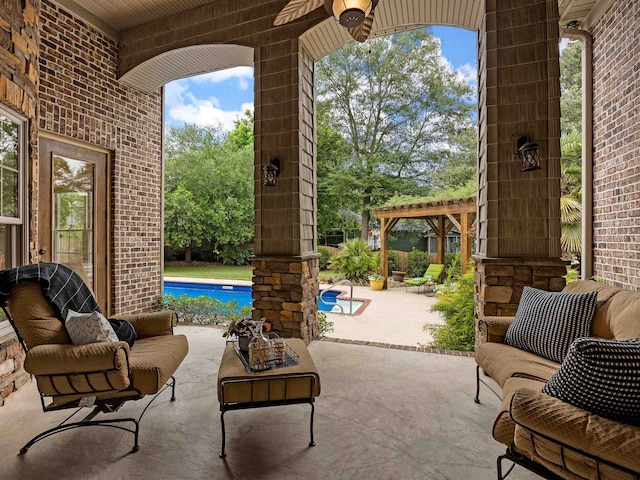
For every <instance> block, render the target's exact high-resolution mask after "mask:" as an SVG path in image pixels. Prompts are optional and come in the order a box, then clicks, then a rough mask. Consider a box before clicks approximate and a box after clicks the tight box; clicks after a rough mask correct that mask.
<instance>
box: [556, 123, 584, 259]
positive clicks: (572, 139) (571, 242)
mask: <svg viewBox="0 0 640 480" xmlns="http://www.w3.org/2000/svg"><path fill="white" fill-rule="evenodd" d="M560 151H561V158H560V167H561V183H560V188H561V193H562V196H561V197H560V225H561V229H562V232H561V237H560V244H561V245H562V248H563V249H564V250H565V251H567V252H569V253H570V254H572V255H574V256H576V257H578V258H580V253H581V251H582V141H581V137H580V134H579V132H577V131H573V132H571V133H569V134H564V135H563V136H562V138H561V139H560Z"/></svg>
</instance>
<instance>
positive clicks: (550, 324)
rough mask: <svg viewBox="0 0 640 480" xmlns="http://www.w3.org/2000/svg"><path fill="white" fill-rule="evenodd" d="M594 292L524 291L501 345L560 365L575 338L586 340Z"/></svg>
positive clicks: (527, 289)
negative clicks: (527, 352)
mask: <svg viewBox="0 0 640 480" xmlns="http://www.w3.org/2000/svg"><path fill="white" fill-rule="evenodd" d="M597 300H598V292H590V293H562V292H546V291H544V290H538V289H536V288H532V287H524V290H523V292H522V297H521V298H520V304H519V305H518V311H517V312H516V318H515V319H514V321H513V323H512V324H511V325H509V328H508V329H507V332H506V334H505V337H504V343H506V344H507V345H511V346H513V347H517V348H520V349H522V350H527V351H529V352H533V353H535V354H537V355H540V356H541V357H545V358H548V359H549V360H553V361H554V362H558V363H561V362H562V360H564V357H565V355H566V354H567V351H568V350H569V347H570V346H571V344H572V343H573V341H574V340H575V339H576V338H580V337H588V336H589V334H590V333H591V324H592V323H593V317H594V315H595V313H596V302H597Z"/></svg>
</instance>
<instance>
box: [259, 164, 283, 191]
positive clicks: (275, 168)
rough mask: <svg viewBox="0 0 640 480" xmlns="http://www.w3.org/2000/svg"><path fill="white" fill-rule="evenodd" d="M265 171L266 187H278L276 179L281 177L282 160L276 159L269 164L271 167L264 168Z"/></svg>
mask: <svg viewBox="0 0 640 480" xmlns="http://www.w3.org/2000/svg"><path fill="white" fill-rule="evenodd" d="M263 170H264V185H266V186H268V187H273V186H275V185H276V178H277V177H278V175H280V160H278V159H277V158H274V159H273V160H271V161H270V162H269V165H265V166H264V167H263Z"/></svg>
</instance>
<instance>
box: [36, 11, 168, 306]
mask: <svg viewBox="0 0 640 480" xmlns="http://www.w3.org/2000/svg"><path fill="white" fill-rule="evenodd" d="M41 23H42V28H41V37H42V43H41V49H40V70H41V77H40V111H41V115H40V129H41V130H44V131H47V132H51V133H55V134H59V135H64V136H66V137H69V138H72V139H75V140H79V141H82V142H86V143H89V144H92V145H97V146H99V147H103V148H106V149H109V150H111V151H112V152H113V155H112V159H111V184H110V189H111V205H110V209H111V215H110V225H111V238H110V241H111V250H112V255H111V262H112V263H111V305H112V313H124V312H137V311H147V310H151V309H153V308H155V307H157V305H158V302H159V301H160V298H161V297H160V292H161V286H162V263H161V262H162V230H163V223H162V150H161V148H162V99H161V94H160V92H159V91H158V92H155V93H153V94H151V95H146V94H142V93H139V92H136V91H135V90H132V89H130V88H127V87H124V86H122V85H120V84H119V83H118V82H117V80H116V78H117V73H118V65H117V62H118V45H117V44H116V43H115V42H114V41H113V40H112V39H111V38H109V37H107V36H105V35H104V34H102V33H100V32H99V31H97V30H95V29H93V28H92V27H90V26H88V25H86V24H85V23H84V22H82V21H81V20H79V19H77V18H75V17H74V16H73V15H71V14H70V13H68V12H66V11H65V10H64V9H63V8H61V7H58V6H57V5H56V4H54V3H52V2H50V1H48V0H44V1H43V2H42V17H41ZM99 207H100V206H99Z"/></svg>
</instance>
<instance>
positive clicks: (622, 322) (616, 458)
mask: <svg viewBox="0 0 640 480" xmlns="http://www.w3.org/2000/svg"><path fill="white" fill-rule="evenodd" d="M563 291H564V292H568V293H588V292H593V291H597V306H596V310H595V317H594V320H593V323H592V327H591V335H592V336H593V337H599V338H603V339H616V340H629V339H634V338H638V337H640V292H632V291H627V290H622V289H619V288H616V287H612V286H608V285H605V284H602V283H598V282H594V281H589V280H586V281H578V282H573V283H570V284H568V285H567V286H566V287H565V289H564V290H563ZM513 319H514V317H487V318H483V319H481V320H480V322H479V324H478V329H479V337H480V338H479V345H478V347H477V349H476V354H475V357H476V363H477V391H476V403H479V402H480V399H479V392H480V384H481V383H485V385H487V386H489V387H490V388H491V385H492V383H491V382H485V381H484V379H483V377H482V374H481V372H480V370H481V369H482V371H483V372H484V374H485V375H488V376H489V377H491V378H492V379H493V380H494V381H495V382H496V383H497V384H498V386H499V387H500V388H501V390H502V391H501V394H498V392H494V393H496V394H498V396H499V397H501V398H502V405H501V409H500V411H499V412H498V415H497V417H496V419H495V422H494V425H493V432H492V434H493V437H494V438H495V439H496V440H497V441H499V442H501V443H503V444H505V445H506V446H507V451H506V453H505V455H502V456H501V457H499V459H498V478H499V479H502V478H505V477H506V475H508V474H509V471H510V470H509V471H507V472H504V473H503V470H502V462H503V459H508V460H511V461H513V462H515V463H517V464H519V465H521V466H524V467H525V468H528V469H529V470H531V471H534V472H536V473H537V474H539V475H540V476H542V477H545V478H550V479H554V478H563V479H585V478H588V479H638V478H640V427H638V426H634V425H630V424H627V423H622V422H619V421H614V420H610V419H607V418H604V417H602V416H598V415H594V414H592V413H589V412H587V411H585V410H583V409H581V408H578V407H576V406H574V405H571V404H569V403H567V402H564V401H562V400H559V399H558V398H555V397H553V396H550V395H547V394H545V393H542V392H541V390H542V388H543V387H544V386H545V384H546V383H547V382H548V381H549V379H550V378H551V377H552V375H554V373H555V372H556V371H558V369H559V368H560V364H559V363H556V362H553V361H551V360H548V359H546V358H543V357H541V356H538V355H536V354H534V353H531V352H527V351H524V350H520V349H518V348H515V347H513V346H510V345H507V344H505V343H504V338H505V334H506V332H507V329H508V327H509V325H510V324H511V323H512V321H513Z"/></svg>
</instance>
